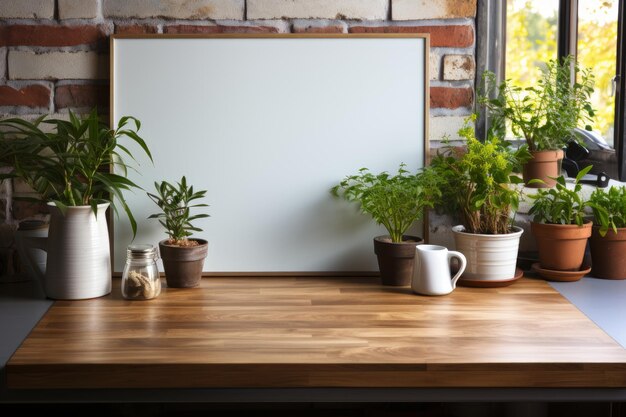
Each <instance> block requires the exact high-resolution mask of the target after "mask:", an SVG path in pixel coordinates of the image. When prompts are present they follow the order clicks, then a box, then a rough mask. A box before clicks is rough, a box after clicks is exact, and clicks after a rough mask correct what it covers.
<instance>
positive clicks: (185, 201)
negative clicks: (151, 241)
mask: <svg viewBox="0 0 626 417" xmlns="http://www.w3.org/2000/svg"><path fill="white" fill-rule="evenodd" d="M154 187H155V189H156V193H155V194H153V193H148V197H150V199H151V200H152V201H154V203H155V204H156V205H157V206H159V208H160V209H161V213H156V214H152V215H151V216H150V217H148V218H149V219H158V220H159V223H161V225H162V226H163V227H164V228H165V230H166V232H167V235H168V239H164V240H162V241H160V242H159V251H160V252H161V259H163V267H164V268H165V279H166V281H167V286H168V287H173V288H190V287H196V286H197V285H198V284H199V283H200V278H201V277H202V267H203V266H204V259H205V258H206V257H207V253H208V246H209V244H208V242H207V241H206V240H204V239H190V238H189V237H190V236H191V235H192V232H201V231H202V229H200V228H198V227H195V226H193V224H192V222H193V221H194V220H198V219H202V218H206V217H209V215H208V214H204V213H200V214H195V215H191V209H192V208H197V207H208V206H207V204H203V203H199V204H192V202H193V201H194V200H199V199H201V198H203V197H204V195H205V194H206V190H202V191H194V189H193V186H189V185H187V179H186V178H185V177H184V176H183V177H182V178H181V180H180V181H179V182H177V183H176V184H171V183H169V182H167V181H162V182H160V183H159V182H155V183H154Z"/></svg>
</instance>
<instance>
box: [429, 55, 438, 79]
mask: <svg viewBox="0 0 626 417" xmlns="http://www.w3.org/2000/svg"><path fill="white" fill-rule="evenodd" d="M440 63H441V57H440V56H439V55H438V54H434V53H432V52H431V53H430V68H428V72H429V73H430V79H431V80H438V79H439V72H440Z"/></svg>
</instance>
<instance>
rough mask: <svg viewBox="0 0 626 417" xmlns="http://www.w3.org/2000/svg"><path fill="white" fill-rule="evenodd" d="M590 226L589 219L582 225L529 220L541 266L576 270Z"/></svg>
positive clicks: (561, 269)
mask: <svg viewBox="0 0 626 417" xmlns="http://www.w3.org/2000/svg"><path fill="white" fill-rule="evenodd" d="M591 226H592V223H591V222H590V221H588V222H585V223H584V224H583V225H582V226H578V225H575V224H544V223H535V222H531V223H530V230H531V231H532V233H533V235H534V236H535V240H536V241H537V249H538V251H539V263H540V264H541V267H542V268H544V269H551V270H554V271H578V270H579V269H580V267H581V266H582V264H583V257H584V256H585V247H586V246H587V239H588V238H589V236H591Z"/></svg>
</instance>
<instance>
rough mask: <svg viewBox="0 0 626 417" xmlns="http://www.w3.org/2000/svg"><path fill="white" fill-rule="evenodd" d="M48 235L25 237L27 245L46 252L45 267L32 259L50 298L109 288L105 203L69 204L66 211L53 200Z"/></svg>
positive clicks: (86, 294)
mask: <svg viewBox="0 0 626 417" xmlns="http://www.w3.org/2000/svg"><path fill="white" fill-rule="evenodd" d="M48 206H49V208H50V214H51V217H50V229H49V233H48V237H47V238H45V237H31V238H26V239H25V241H27V242H28V243H27V244H28V245H30V246H32V247H36V248H39V249H43V250H45V251H46V252H47V253H48V257H47V262H46V270H45V272H44V271H42V270H41V268H40V267H39V265H37V264H36V263H32V262H31V266H32V268H33V270H34V271H35V273H36V274H37V275H38V277H39V278H40V279H41V280H42V284H43V288H44V291H45V293H46V295H47V296H48V297H49V298H54V299H57V300H81V299H85V298H95V297H101V296H103V295H106V294H109V293H110V292H111V250H110V247H109V231H108V228H107V222H106V215H105V213H106V210H107V208H108V207H109V204H108V203H105V204H99V205H98V215H97V216H96V215H95V214H94V212H93V211H92V209H91V207H90V206H76V207H68V208H67V210H66V212H65V214H63V213H62V212H61V210H59V209H58V208H57V207H56V206H55V205H54V204H53V203H48Z"/></svg>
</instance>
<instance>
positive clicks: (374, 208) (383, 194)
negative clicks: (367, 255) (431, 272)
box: [331, 163, 440, 285]
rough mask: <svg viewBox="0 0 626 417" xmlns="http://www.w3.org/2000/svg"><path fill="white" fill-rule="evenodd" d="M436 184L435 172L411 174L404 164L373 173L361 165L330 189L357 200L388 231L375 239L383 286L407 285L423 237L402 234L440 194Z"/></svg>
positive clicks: (346, 197)
mask: <svg viewBox="0 0 626 417" xmlns="http://www.w3.org/2000/svg"><path fill="white" fill-rule="evenodd" d="M436 184H437V180H436V178H435V177H434V175H432V174H430V173H428V174H427V173H424V172H420V173H417V174H412V173H411V172H410V171H408V170H407V169H406V165H405V164H404V163H403V164H400V167H399V168H398V172H397V174H396V175H392V174H389V173H388V172H381V173H379V174H373V173H371V172H370V171H369V169H367V168H361V169H360V170H359V172H358V174H356V175H350V176H347V177H346V178H345V179H344V180H343V181H341V182H340V183H339V184H338V185H336V186H335V187H333V188H332V190H331V192H332V193H333V195H335V196H342V197H343V198H345V199H346V200H347V201H351V202H356V203H359V204H360V208H361V211H362V212H363V213H365V214H368V215H370V216H371V217H372V219H373V220H374V221H375V222H376V223H377V224H379V225H382V226H384V227H385V229H386V230H387V233H388V235H387V236H378V237H376V238H374V251H375V253H376V255H377V257H378V265H379V269H380V274H381V279H382V282H383V284H384V285H409V283H410V280H411V274H412V273H413V258H414V256H415V245H417V244H418V243H421V242H422V238H420V237H417V236H407V235H405V233H406V232H407V230H408V229H409V228H410V227H411V226H412V225H413V224H414V223H415V222H416V221H417V220H419V219H420V218H422V216H423V213H424V210H425V209H426V208H430V207H432V206H433V202H434V199H435V198H436V197H437V196H438V195H439V194H440V192H439V189H438V188H437V186H436Z"/></svg>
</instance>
